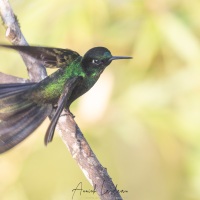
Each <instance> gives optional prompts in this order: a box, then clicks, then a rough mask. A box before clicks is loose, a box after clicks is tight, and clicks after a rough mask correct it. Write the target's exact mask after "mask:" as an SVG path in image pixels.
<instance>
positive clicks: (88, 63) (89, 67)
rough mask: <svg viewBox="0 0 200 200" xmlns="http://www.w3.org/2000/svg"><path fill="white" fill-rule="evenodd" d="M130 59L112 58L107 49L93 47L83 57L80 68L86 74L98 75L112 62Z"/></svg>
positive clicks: (123, 57)
mask: <svg viewBox="0 0 200 200" xmlns="http://www.w3.org/2000/svg"><path fill="white" fill-rule="evenodd" d="M131 58H132V57H127V56H112V54H111V53H110V51H109V50H108V49H107V48H105V47H94V48H92V49H90V50H89V51H87V52H86V54H85V55H84V56H83V58H82V67H83V68H84V70H85V71H86V73H88V74H94V73H97V74H99V75H100V74H101V73H102V72H103V70H104V69H105V68H106V67H107V66H108V65H109V64H110V63H111V62H112V61H113V60H117V59H131Z"/></svg>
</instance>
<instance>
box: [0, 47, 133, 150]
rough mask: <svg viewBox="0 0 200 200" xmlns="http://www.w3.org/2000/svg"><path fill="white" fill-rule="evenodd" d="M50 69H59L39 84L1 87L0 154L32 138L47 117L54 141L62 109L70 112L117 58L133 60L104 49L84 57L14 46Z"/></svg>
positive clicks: (47, 139) (64, 51) (48, 139)
mask: <svg viewBox="0 0 200 200" xmlns="http://www.w3.org/2000/svg"><path fill="white" fill-rule="evenodd" d="M0 47H4V48H9V49H15V50H17V51H20V52H22V53H24V54H27V55H29V56H31V57H33V58H35V59H36V60H38V61H39V62H41V63H42V64H43V65H44V66H45V67H47V68H59V69H58V70H57V71H56V72H55V73H53V74H51V75H50V76H47V77H46V78H45V79H43V80H42V81H40V82H38V83H10V84H0V153H3V152H5V151H7V150H9V149H11V148H12V147H14V146H15V145H17V144H18V143H19V142H21V141H22V140H24V139H25V138H26V137H27V136H28V135H30V134H31V133H32V132H33V131H34V130H35V129H36V128H37V127H38V126H39V125H40V124H41V123H42V122H43V121H44V120H45V118H46V117H48V116H51V122H50V125H49V127H48V129H47V131H46V135H45V139H44V141H45V144H46V145H47V144H48V143H49V142H51V141H52V139H53V135H54V130H55V127H56V124H57V121H58V119H59V117H60V114H61V112H62V110H63V109H64V108H65V109H67V110H68V111H69V107H70V105H71V103H72V102H73V101H74V100H76V99H77V98H78V97H80V96H81V95H83V94H84V93H85V92H87V91H88V90H90V88H92V87H93V85H94V84H95V83H96V82H97V80H98V79H99V77H100V75H101V73H102V72H103V71H104V69H105V68H106V67H107V66H108V65H109V64H110V63H111V62H112V61H113V60H117V59H131V58H132V57H125V56H112V54H111V52H110V51H109V50H108V49H107V48H105V47H94V48H92V49H90V50H89V51H87V52H86V53H85V55H84V56H80V55H79V54H78V53H77V52H75V51H72V50H70V49H60V48H50V47H37V46H12V45H0Z"/></svg>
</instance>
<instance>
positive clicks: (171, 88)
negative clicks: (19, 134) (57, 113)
mask: <svg viewBox="0 0 200 200" xmlns="http://www.w3.org/2000/svg"><path fill="white" fill-rule="evenodd" d="M11 4H12V7H13V9H14V11H15V13H16V15H17V17H18V19H19V22H20V25H21V29H22V31H23V33H24V35H25V37H26V39H27V41H28V42H29V44H32V45H41V46H42V45H44V46H54V47H61V48H69V49H73V50H76V51H78V52H79V53H80V54H82V55H83V54H84V53H85V52H86V51H87V50H88V49H89V48H91V47H94V46H105V47H107V48H109V49H110V50H111V52H112V53H113V55H127V56H134V59H133V60H124V61H116V62H113V63H112V64H111V65H110V66H109V67H108V68H107V69H106V71H105V72H104V74H103V75H102V77H101V78H100V80H99V81H98V83H97V84H96V85H95V87H94V88H92V89H91V91H90V92H88V93H87V95H84V96H83V97H81V98H80V99H79V100H78V101H76V102H75V103H74V104H73V106H72V108H71V110H72V112H73V113H74V115H76V121H77V123H78V124H79V126H80V128H81V130H82V131H83V133H84V135H85V137H86V138H87V140H88V142H89V143H90V145H91V147H92V149H93V150H94V152H95V153H96V155H97V157H98V158H99V160H100V161H101V163H102V164H103V166H104V167H106V168H107V170H108V173H109V174H110V176H111V177H112V179H113V181H114V183H115V184H117V185H118V186H117V187H118V189H124V190H127V191H128V193H125V194H122V197H123V198H124V199H133V200H199V199H200V22H199V19H200V12H199V8H200V1H199V0H191V1H186V0H146V1H145V0H107V1H106V0H84V1H83V0H73V1H72V0H57V1H53V0H34V1H25V0H15V1H11ZM0 43H8V42H7V40H6V39H5V30H4V28H3V26H0ZM0 62H1V66H0V71H1V72H5V73H7V74H13V75H16V76H19V77H27V72H26V68H25V67H24V64H23V62H22V61H21V58H20V57H19V55H18V54H17V53H16V52H13V51H7V50H6V51H5V50H3V49H2V50H0ZM48 72H49V73H52V72H53V71H52V70H49V71H48ZM48 124H49V121H48V119H47V120H46V121H45V123H43V125H42V126H41V127H40V128H39V129H38V130H37V131H36V132H35V133H34V134H32V135H31V136H30V137H29V138H28V139H27V140H26V141H25V142H22V143H21V144H20V145H19V146H17V147H16V148H14V149H13V150H10V151H9V152H8V153H5V154H3V155H1V156H0V199H1V200H13V199H15V200H35V199H42V200H66V199H71V198H72V189H74V188H75V187H76V186H77V185H78V183H79V182H82V183H83V187H84V189H92V187H91V186H90V185H89V183H88V181H87V180H86V178H85V177H84V175H83V174H82V172H81V170H80V169H79V167H78V166H77V164H76V162H75V161H74V160H73V159H72V157H71V155H70V154H69V152H68V150H67V149H66V147H65V146H64V144H63V142H62V140H61V139H60V137H59V136H57V134H56V135H55V137H54V141H53V143H51V144H50V145H48V147H47V148H46V147H44V145H43V137H44V133H45V131H46V128H47V126H48ZM74 199H75V200H77V199H98V197H97V196H96V195H93V194H82V195H81V196H80V195H79V194H76V195H75V197H74Z"/></svg>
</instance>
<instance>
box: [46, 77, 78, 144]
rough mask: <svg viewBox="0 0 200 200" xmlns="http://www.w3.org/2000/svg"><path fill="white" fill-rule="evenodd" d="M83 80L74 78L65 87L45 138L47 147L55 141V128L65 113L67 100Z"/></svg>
mask: <svg viewBox="0 0 200 200" xmlns="http://www.w3.org/2000/svg"><path fill="white" fill-rule="evenodd" d="M80 80H81V77H79V76H78V77H74V78H71V79H69V80H68V81H67V82H66V84H65V87H64V90H63V92H62V95H61V96H60V98H59V100H58V107H57V109H56V111H55V113H54V116H53V117H52V119H51V123H50V125H49V127H48V129H47V132H46V135H45V138H44V143H45V145H47V144H48V143H49V142H51V141H52V139H53V135H54V131H55V127H56V124H57V122H58V119H59V117H60V114H61V112H62V111H63V109H64V107H65V105H66V103H67V100H68V99H69V97H70V95H71V92H72V91H73V89H74V87H75V86H76V85H77V84H78V83H79V81H80Z"/></svg>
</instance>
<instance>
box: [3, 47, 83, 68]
mask: <svg viewBox="0 0 200 200" xmlns="http://www.w3.org/2000/svg"><path fill="white" fill-rule="evenodd" d="M0 47H4V48H8V49H15V50H17V51H20V52H22V53H25V54H27V55H29V56H31V57H33V58H35V59H36V60H38V61H39V62H41V63H42V64H43V65H44V66H45V67H47V68H62V67H66V66H68V65H69V64H70V63H71V62H72V61H73V60H75V59H76V58H78V57H79V56H80V55H79V54H78V53H77V52H75V51H72V50H70V49H60V48H51V47H37V46H14V45H2V44H0Z"/></svg>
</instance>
